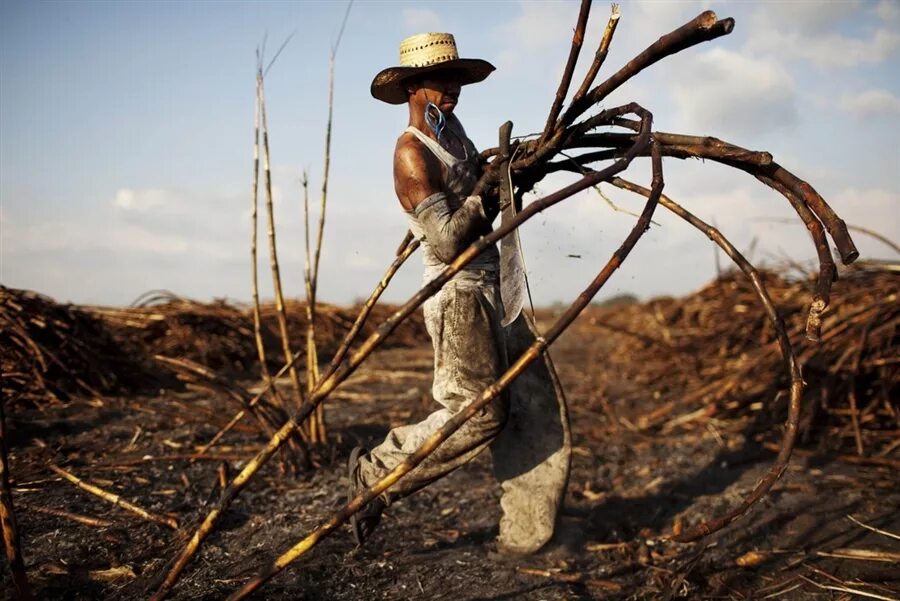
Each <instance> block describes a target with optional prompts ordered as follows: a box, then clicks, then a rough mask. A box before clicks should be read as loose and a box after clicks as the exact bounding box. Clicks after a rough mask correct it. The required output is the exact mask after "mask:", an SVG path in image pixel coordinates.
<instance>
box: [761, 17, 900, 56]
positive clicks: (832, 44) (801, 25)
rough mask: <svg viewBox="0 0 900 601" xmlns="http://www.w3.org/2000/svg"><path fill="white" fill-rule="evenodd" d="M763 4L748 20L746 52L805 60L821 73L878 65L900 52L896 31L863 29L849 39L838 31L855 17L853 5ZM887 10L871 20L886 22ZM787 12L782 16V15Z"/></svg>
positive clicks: (898, 34)
mask: <svg viewBox="0 0 900 601" xmlns="http://www.w3.org/2000/svg"><path fill="white" fill-rule="evenodd" d="M773 6H774V5H763V7H762V8H760V9H759V10H758V11H757V12H756V13H754V15H753V17H752V18H751V27H750V36H749V38H748V40H747V50H748V51H749V52H752V53H762V54H767V55H770V56H773V57H779V58H780V59H782V60H784V59H797V60H804V61H808V62H810V63H812V64H814V65H816V66H818V67H822V68H829V69H835V68H849V67H855V66H858V65H862V64H878V63H882V62H884V61H885V60H887V59H888V58H890V57H891V56H892V55H893V54H894V52H895V51H896V50H897V49H898V48H900V32H898V31H896V29H895V28H893V27H883V26H882V27H868V28H864V30H865V32H866V33H865V34H863V35H860V36H859V37H851V36H848V35H845V34H844V33H839V32H838V28H839V27H840V26H841V25H843V24H845V23H846V21H847V20H848V19H850V18H854V19H856V18H858V16H859V13H858V11H857V10H856V8H857V6H856V5H855V4H850V3H840V2H822V3H818V2H816V3H813V2H790V3H788V2H785V3H782V4H779V5H778V9H777V10H773ZM891 10H893V9H891V8H880V7H879V8H877V9H876V13H877V15H878V16H879V17H880V18H882V20H884V18H883V17H881V15H885V16H887V17H890V14H889V13H890V12H891ZM785 11H787V12H785Z"/></svg>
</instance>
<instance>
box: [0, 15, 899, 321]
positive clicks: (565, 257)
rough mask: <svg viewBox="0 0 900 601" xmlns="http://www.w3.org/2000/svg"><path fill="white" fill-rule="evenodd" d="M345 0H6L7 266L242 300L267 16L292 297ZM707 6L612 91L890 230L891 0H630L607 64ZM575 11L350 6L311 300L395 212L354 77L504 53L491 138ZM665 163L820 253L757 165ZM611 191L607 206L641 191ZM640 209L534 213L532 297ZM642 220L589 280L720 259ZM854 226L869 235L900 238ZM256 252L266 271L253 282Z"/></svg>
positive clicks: (355, 289)
mask: <svg viewBox="0 0 900 601" xmlns="http://www.w3.org/2000/svg"><path fill="white" fill-rule="evenodd" d="M345 6H346V5H345V4H344V3H343V2H297V3H287V2H252V3H251V2H246V3H245V2H221V3H218V2H194V3H192V2H177V3H176V2H155V3H142V2H58V3H54V2H18V1H5V2H3V3H2V4H0V282H2V283H3V284H4V285H7V286H14V287H22V288H30V289H34V290H37V291H39V292H42V293H45V294H49V295H51V296H53V297H56V298H57V299H59V300H69V301H73V302H80V303H100V304H124V303H128V302H130V301H131V300H133V299H134V298H135V297H137V296H138V295H139V294H141V293H142V292H144V291H146V290H149V289H153V288H166V289H170V290H172V291H174V292H176V293H179V294H183V295H186V296H190V297H194V298H198V299H210V298H213V297H222V296H227V297H229V298H232V299H236V300H240V301H246V300H248V299H249V298H250V278H249V273H250V266H249V238H250V220H249V209H250V182H251V167H252V163H251V150H252V147H251V145H252V136H253V96H254V79H253V78H254V65H255V49H256V47H257V46H258V45H259V44H260V43H261V41H262V40H263V38H264V37H265V36H266V35H267V36H268V47H269V54H270V55H271V54H272V52H273V51H274V50H275V48H276V47H277V46H278V45H279V43H280V42H281V41H282V40H284V39H285V38H286V37H287V36H289V35H290V34H291V33H292V32H296V35H295V36H294V38H293V39H292V40H291V42H290V43H289V44H288V46H287V47H286V48H285V50H284V52H283V54H282V55H281V57H280V58H279V59H278V62H277V63H276V64H275V66H274V67H273V69H272V71H271V72H270V73H269V77H268V80H267V96H268V109H269V126H270V130H271V141H272V147H271V150H272V163H273V174H274V184H275V196H276V219H277V224H278V241H279V254H280V258H281V262H282V274H283V278H284V284H285V290H286V293H287V294H289V295H293V296H296V295H300V294H301V291H302V265H303V255H302V248H303V239H302V230H301V229H300V226H301V224H302V213H301V189H300V186H299V178H300V174H301V171H302V170H303V169H304V168H306V169H309V172H310V178H311V192H312V195H311V196H312V198H311V200H312V201H313V202H314V204H317V202H318V189H319V187H320V186H321V178H322V154H323V142H324V129H325V118H326V110H327V78H328V53H329V48H330V44H331V42H332V40H333V39H334V36H335V35H336V33H337V30H338V28H339V26H340V21H341V18H342V16H343V12H344V10H345ZM707 8H712V9H713V10H715V11H716V12H717V14H718V15H719V16H720V17H725V16H732V17H734V18H735V19H736V22H737V25H736V27H735V31H734V32H733V33H732V34H731V35H730V36H727V37H725V38H721V39H719V40H716V41H714V42H712V43H708V44H704V45H702V46H699V47H695V48H692V49H690V50H687V51H685V52H683V53H681V54H680V55H678V56H675V57H671V58H669V59H666V60H665V61H663V62H661V63H659V64H657V65H655V66H654V67H652V68H651V69H649V70H648V71H646V72H644V73H642V74H640V75H639V76H638V77H637V78H635V79H634V80H632V82H630V83H629V84H627V85H626V86H624V87H623V88H622V89H620V90H619V91H618V92H616V93H615V94H614V95H613V96H612V97H611V98H610V99H609V100H608V102H607V104H608V105H614V104H620V103H624V102H628V101H632V100H634V101H637V102H640V103H641V104H642V105H643V106H645V107H646V108H648V109H649V110H651V111H652V112H653V113H654V116H655V127H656V129H658V130H661V131H675V132H683V133H692V134H709V135H715V136H718V137H721V138H724V139H727V140H729V141H731V142H733V143H735V144H738V145H741V146H744V147H748V148H753V149H759V150H762V149H765V150H769V151H771V152H772V153H773V154H774V155H775V158H776V160H778V161H779V162H781V163H782V164H783V165H784V166H786V167H787V168H788V169H790V170H792V171H793V172H794V173H795V174H797V175H798V176H800V177H801V178H804V179H806V180H807V181H809V182H810V183H812V184H813V185H814V186H815V187H816V188H817V189H818V190H819V191H820V192H821V193H822V195H823V196H824V197H825V198H826V199H827V200H828V201H829V202H830V203H831V204H832V205H833V206H834V207H835V208H836V209H837V210H838V212H839V213H840V214H841V215H842V217H843V218H844V219H845V220H846V221H847V222H848V223H850V224H854V225H858V226H863V227H868V228H871V229H874V230H877V231H878V232H880V233H881V234H883V235H885V236H888V237H889V238H891V239H893V240H894V241H898V240H900V169H898V166H900V69H898V66H897V63H898V60H897V59H898V56H900V2H897V1H896V0H883V1H880V2H879V1H872V2H828V3H812V2H809V3H807V2H795V3H790V4H787V3H775V2H766V3H748V2H741V3H736V2H735V3H725V2H721V3H720V2H623V3H622V6H621V12H622V20H621V22H620V25H619V28H618V31H617V33H616V37H615V39H614V41H613V44H612V49H611V52H610V55H609V58H608V59H607V61H606V65H605V66H604V68H603V70H602V71H601V74H600V78H603V77H605V76H607V75H609V74H610V73H612V71H613V70H614V69H617V68H618V67H619V66H621V65H622V64H624V62H625V61H626V60H628V59H629V58H631V57H632V56H633V55H634V54H636V53H637V52H639V51H640V50H642V49H643V48H644V47H646V46H647V45H649V44H650V43H652V42H653V41H654V40H655V39H656V38H657V37H659V36H660V35H662V34H664V33H666V32H668V31H670V30H672V29H674V28H675V27H677V26H679V25H681V24H682V23H683V22H685V21H687V20H688V19H690V18H692V17H694V16H696V14H698V13H699V12H701V11H702V10H705V9H707ZM577 12H578V4H577V3H576V2H541V1H534V2H531V1H523V2H518V1H517V2H512V1H511V2H485V3H480V4H478V5H477V7H476V4H475V3H471V2H452V1H445V2H440V3H430V2H421V1H420V2H374V1H372V2H365V1H358V2H357V3H356V4H355V5H354V6H353V9H352V11H351V14H350V18H349V21H348V24H347V29H346V33H345V36H344V39H343V42H342V45H341V47H340V50H339V54H338V57H337V70H336V89H335V95H336V102H335V124H334V138H333V155H332V172H331V190H330V194H329V203H330V204H329V215H328V222H327V226H326V234H325V248H324V251H323V259H322V274H321V276H320V295H321V296H322V298H323V299H325V300H328V301H332V302H341V303H344V302H351V301H354V300H356V299H358V298H361V297H365V296H367V295H368V293H369V291H370V290H371V289H372V287H373V286H374V284H375V283H376V282H377V280H378V279H379V277H380V275H381V273H382V272H383V270H384V269H385V267H386V266H387V265H388V263H389V262H390V261H391V258H392V253H393V250H394V248H395V247H396V244H397V242H398V241H399V240H400V238H401V237H402V236H403V233H404V232H405V222H404V219H403V216H402V213H401V211H400V209H399V206H398V205H397V202H396V199H395V198H394V194H393V183H392V178H391V152H392V149H393V145H394V140H395V138H396V136H397V135H398V134H399V133H400V132H401V131H402V129H403V128H404V127H405V125H406V111H405V109H404V108H402V107H399V108H398V107H392V106H389V105H386V104H381V103H379V102H377V101H375V100H373V99H372V98H371V97H370V96H369V93H368V87H369V83H370V82H371V79H372V77H373V75H374V74H375V73H376V72H378V71H379V70H380V69H382V68H384V67H386V66H390V65H392V64H394V63H395V61H396V60H397V52H398V50H397V49H398V45H399V42H400V40H401V39H402V38H403V37H405V36H407V35H411V34H413V33H418V32H421V31H450V32H453V33H454V34H455V35H456V37H457V41H458V44H459V46H460V52H461V54H462V55H463V56H472V57H481V58H486V59H488V60H490V61H492V62H493V63H494V64H495V65H496V66H497V67H498V70H497V71H496V72H495V73H494V74H493V75H492V76H491V77H490V78H489V79H488V80H486V81H485V82H484V83H482V84H479V85H476V86H471V87H467V88H465V89H464V90H463V94H462V98H461V102H460V105H459V107H458V109H457V113H458V115H459V116H460V118H461V119H462V121H463V123H464V124H465V125H466V128H467V130H468V132H469V135H470V136H471V137H472V139H473V140H474V141H475V143H476V144H477V145H478V146H479V147H485V146H488V145H494V143H495V139H496V135H497V133H496V132H497V127H498V126H499V124H500V123H501V122H503V121H504V120H506V119H511V120H513V121H514V123H515V133H517V134H523V133H528V132H532V131H535V130H537V129H539V128H540V127H541V126H542V125H543V123H544V120H545V118H546V112H547V110H548V109H549V106H550V102H551V100H552V97H553V94H554V91H555V88H556V86H557V84H558V77H559V73H560V70H561V67H562V64H563V63H564V61H565V58H566V56H567V54H568V48H569V41H570V39H571V28H572V26H573V25H574V20H575V17H576V15H577ZM608 14H609V5H608V4H606V3H602V2H596V3H595V4H594V9H593V17H592V19H591V21H590V23H589V26H588V36H587V40H586V43H585V51H584V56H583V57H582V61H581V64H580V68H579V70H578V71H576V77H575V80H576V84H577V82H578V81H580V74H581V73H583V70H584V69H585V68H586V65H587V63H588V59H589V57H590V56H591V55H592V53H593V49H594V48H595V47H596V44H597V42H598V40H599V38H600V35H601V34H602V31H603V28H604V26H605V23H606V19H607V17H608ZM665 168H666V182H667V188H666V192H667V193H668V194H669V195H670V196H672V197H673V198H674V199H676V200H678V201H679V202H681V203H682V204H684V205H685V206H687V207H688V208H689V209H691V210H694V211H695V212H696V213H697V214H698V215H699V216H701V217H702V218H704V219H707V220H711V221H715V223H717V224H718V226H719V227H720V228H721V229H722V230H723V231H724V232H725V234H726V235H728V236H729V237H730V238H731V239H732V240H733V241H734V243H735V244H736V246H738V248H747V247H749V246H750V245H751V244H752V241H753V240H754V239H756V240H757V243H756V246H755V248H756V250H755V251H754V255H753V258H754V259H756V260H757V261H761V262H764V263H770V264H772V263H777V262H779V261H781V260H783V259H784V258H785V257H788V256H790V257H791V258H793V259H795V260H799V261H801V262H803V261H808V260H810V259H812V257H813V256H814V252H813V249H812V245H811V243H810V242H809V239H808V236H807V234H806V231H805V229H804V228H803V227H802V226H800V225H796V224H784V223H779V222H777V221H772V220H773V219H781V218H786V217H791V215H792V214H791V211H790V209H789V208H788V206H787V203H786V202H785V201H784V200H783V199H782V198H780V197H779V196H777V195H776V194H774V193H772V192H771V191H769V190H768V189H767V188H765V187H763V186H762V185H761V184H759V183H758V182H756V180H754V179H752V178H750V177H748V176H746V175H744V174H742V173H737V172H733V171H731V170H729V169H726V168H723V167H720V166H717V165H714V164H709V163H707V164H701V163H699V162H690V163H683V162H681V161H677V160H675V159H672V160H667V161H666V162H665ZM648 172H649V167H648V165H647V164H646V162H639V163H635V164H634V165H633V166H632V168H631V169H630V170H629V175H630V177H631V178H632V179H635V180H637V181H639V182H644V183H646V182H647V181H648V180H649V173H648ZM570 179H571V178H570V177H569V176H559V177H556V178H553V179H550V180H547V181H545V182H544V183H542V184H541V186H540V189H541V190H542V191H544V192H549V191H552V190H553V189H555V187H558V186H559V185H562V184H564V183H565V182H566V181H569V180H570ZM605 191H606V192H607V194H608V196H609V197H610V198H611V199H612V200H613V201H614V202H615V203H616V204H617V205H619V206H621V207H627V208H631V209H635V210H637V209H638V208H639V206H640V203H639V200H638V199H637V198H636V197H632V196H629V195H628V194H625V193H617V192H615V191H613V190H610V189H605ZM633 219H634V218H633V217H631V216H630V215H628V214H627V213H625V212H617V211H615V210H613V209H612V208H610V206H609V205H608V204H607V203H605V202H604V201H603V200H602V199H601V198H600V196H599V195H597V194H596V193H595V192H593V191H587V192H585V193H582V194H581V195H579V196H578V197H576V198H573V199H571V200H570V201H567V202H565V203H562V204H561V205H558V206H557V207H555V208H554V209H552V210H551V211H548V212H547V213H546V214H545V215H541V216H539V217H538V218H536V219H535V220H534V221H533V223H530V224H528V225H527V226H526V227H525V228H524V229H523V232H522V236H523V244H524V246H525V254H526V262H527V264H528V266H529V271H530V275H531V283H532V286H533V291H534V293H535V299H536V301H537V302H539V303H549V302H554V301H563V300H567V299H571V298H573V297H574V296H575V294H577V293H578V292H579V291H580V290H581V288H582V287H583V286H584V285H585V283H586V282H587V281H589V280H590V279H591V277H593V274H594V273H595V272H596V271H597V270H598V269H599V267H600V266H601V265H602V264H603V262H605V261H606V259H607V258H608V256H609V255H610V253H611V252H612V251H613V250H614V249H615V248H616V247H617V246H618V245H619V244H620V243H621V240H622V239H623V238H624V236H625V235H626V233H627V231H628V229H629V228H630V227H631V225H632V223H633ZM656 221H657V222H658V223H659V225H658V226H657V227H654V228H652V229H651V231H650V232H649V233H648V234H647V236H645V239H643V240H642V241H641V243H640V244H639V245H638V248H637V249H636V250H635V252H634V253H633V254H632V256H631V257H630V258H629V259H628V261H627V262H626V263H625V265H624V266H623V268H622V269H621V270H620V272H619V273H617V274H616V275H615V276H614V277H613V279H612V280H611V281H610V283H609V285H608V286H607V288H605V289H604V290H603V291H601V293H600V296H601V297H603V296H611V295H613V294H618V293H622V292H630V293H636V294H638V295H640V296H642V297H649V296H654V295H659V294H683V293H686V292H688V291H690V290H692V289H695V288H697V287H698V286H700V285H702V284H703V283H705V282H706V281H708V280H709V279H710V278H711V277H712V276H713V275H714V261H713V249H712V247H711V245H710V243H709V241H707V240H706V239H705V238H704V237H703V236H701V235H700V234H699V233H695V232H694V231H693V230H691V229H690V228H689V227H688V226H687V225H686V224H683V223H681V222H679V221H677V220H675V219H672V218H671V217H669V216H667V215H664V214H660V215H659V216H658V217H657V219H656ZM797 223H799V221H797ZM260 235H261V236H264V230H262V229H261V230H260ZM263 239H264V238H263ZM856 240H857V244H858V246H859V247H860V250H861V252H862V255H863V257H864V258H889V259H897V258H898V257H897V256H896V255H895V254H893V253H892V251H891V250H890V249H889V248H887V247H886V246H884V245H882V244H880V243H879V242H877V241H874V240H871V239H868V238H867V237H865V236H862V235H856ZM264 251H265V247H264V246H263V247H261V252H260V254H261V259H260V267H261V269H262V271H261V282H263V283H264V284H265V285H264V287H263V289H262V294H263V296H271V285H270V283H269V278H268V258H267V257H266V256H265V252H264ZM569 255H579V256H580V258H573V257H570V256H569ZM420 274H421V266H420V263H419V260H418V259H417V258H414V259H413V260H411V261H410V265H408V266H407V267H405V268H404V269H403V270H402V271H401V273H400V274H399V275H398V277H397V280H396V282H395V283H394V284H392V286H391V288H390V289H389V291H388V293H387V294H386V298H387V299H388V300H392V301H401V300H404V299H405V298H407V297H408V296H409V295H410V294H411V293H412V292H414V291H415V289H416V288H417V286H418V283H419V280H420Z"/></svg>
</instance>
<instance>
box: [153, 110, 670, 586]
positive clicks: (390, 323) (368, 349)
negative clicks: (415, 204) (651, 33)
mask: <svg viewBox="0 0 900 601" xmlns="http://www.w3.org/2000/svg"><path fill="white" fill-rule="evenodd" d="M627 113H632V114H637V115H639V116H640V117H641V123H642V131H641V134H639V135H638V136H637V137H636V138H635V143H634V146H633V147H632V148H631V149H630V150H629V151H628V152H627V153H625V155H624V156H623V157H622V158H620V159H619V160H618V161H616V162H615V163H613V164H612V165H609V166H607V167H606V168H605V169H603V170H601V171H597V172H594V173H592V174H588V175H585V176H584V177H582V178H581V179H580V180H578V181H577V182H574V183H572V184H569V185H568V186H565V187H563V188H561V189H559V190H557V191H556V192H554V193H553V194H549V195H547V196H545V197H543V198H541V199H538V200H535V201H533V202H532V203H531V204H529V205H528V206H527V207H525V208H523V209H522V211H520V212H519V213H518V214H517V215H516V217H515V218H514V219H513V220H511V221H510V222H509V223H508V224H506V225H502V226H501V227H499V228H498V229H496V230H494V231H493V232H491V233H490V234H488V235H486V236H483V237H481V238H479V239H478V240H477V241H476V242H474V243H472V244H471V245H470V246H469V247H468V248H467V249H466V250H464V251H463V252H462V253H461V254H460V255H459V256H457V257H456V259H454V260H453V261H452V262H451V263H450V264H449V265H448V266H447V267H446V268H444V270H443V271H441V272H440V273H439V274H437V275H436V276H435V277H434V278H433V279H432V280H431V281H430V282H428V283H427V284H426V285H425V286H423V287H422V288H421V289H420V290H419V292H417V293H416V294H415V295H413V297H412V298H410V299H409V300H408V301H407V302H406V303H405V304H404V305H403V306H402V307H400V309H398V310H397V311H396V312H395V313H394V314H393V315H392V316H391V317H390V318H388V319H387V320H386V321H385V322H384V323H382V324H381V325H380V326H379V327H378V329H377V330H376V331H375V332H374V333H373V334H372V335H371V336H369V338H368V339H366V341H365V342H364V343H363V344H362V345H361V346H360V348H359V349H357V351H356V352H355V353H354V354H353V355H351V356H350V357H349V359H347V360H345V361H344V362H343V363H342V364H341V366H340V367H339V368H338V369H337V370H335V372H334V373H333V374H332V375H331V376H329V377H327V378H323V380H322V382H321V383H320V384H319V385H318V386H317V387H316V391H315V392H314V393H313V394H312V395H310V397H309V399H308V400H307V402H306V403H304V405H303V406H302V407H301V408H300V409H299V410H298V411H297V413H296V414H294V415H293V416H292V418H291V419H290V420H289V421H288V422H287V423H285V424H284V425H283V426H282V427H281V428H280V429H279V430H278V432H276V433H275V436H273V437H272V438H271V439H270V440H269V442H268V443H267V444H266V445H265V447H263V449H262V450H260V451H259V453H257V455H256V456H255V457H254V458H253V459H251V460H250V461H249V462H248V463H247V465H245V466H244V469H243V470H242V471H241V472H240V473H239V474H238V475H237V476H236V477H235V479H234V480H233V481H232V483H231V484H230V485H229V486H228V488H227V489H226V490H225V491H224V492H223V493H222V498H221V499H220V501H219V503H218V504H217V505H216V507H214V508H213V509H212V510H210V512H209V513H208V514H207V515H206V517H205V518H204V520H203V521H202V523H201V524H200V526H199V527H198V528H197V530H196V531H195V532H194V534H193V535H192V537H191V538H190V540H189V541H188V542H187V544H186V545H185V547H184V548H183V549H182V551H181V553H180V554H179V555H178V556H177V557H176V558H175V560H174V562H173V564H172V566H171V568H170V569H169V571H168V573H167V575H166V577H165V579H164V581H163V583H162V584H161V586H160V588H159V589H158V590H157V592H156V594H155V595H154V596H153V599H155V600H159V599H163V598H164V597H165V595H166V594H167V593H168V591H169V590H171V588H172V587H173V586H174V585H175V583H176V582H177V581H178V578H179V576H180V574H181V572H182V571H183V570H184V568H185V567H186V566H187V564H188V562H190V560H191V559H192V558H193V556H194V555H195V554H196V553H197V551H198V549H199V548H200V544H201V543H202V541H203V540H204V539H205V538H206V537H207V536H208V535H209V534H210V533H211V532H212V530H213V528H214V527H215V525H216V523H218V520H219V519H220V517H221V515H222V514H223V513H224V511H225V510H226V509H227V508H228V506H229V505H230V504H231V502H232V501H233V500H234V499H235V498H236V497H237V495H238V494H240V491H241V490H243V488H244V487H245V486H246V485H247V483H248V482H249V481H250V479H251V478H253V476H254V475H255V474H256V473H257V472H258V471H259V469H260V468H261V467H262V466H263V465H265V463H266V462H267V461H268V460H269V459H270V458H271V456H272V454H273V453H275V451H277V450H278V449H279V448H280V447H281V445H282V444H283V443H284V441H285V440H286V439H287V437H288V436H289V435H290V434H291V432H292V431H293V430H294V428H296V427H297V424H298V423H302V422H303V420H304V419H306V418H307V417H308V416H309V415H310V413H311V412H312V410H313V409H314V408H315V407H316V405H317V404H319V403H321V402H322V401H323V400H324V399H325V398H326V397H327V396H328V395H329V394H330V393H331V392H332V391H333V390H334V389H335V388H336V387H337V386H338V385H339V384H340V383H341V382H343V381H344V380H345V379H346V378H347V377H348V376H349V375H350V374H352V373H353V371H354V370H355V369H356V368H357V367H358V366H359V364H360V363H362V361H363V360H365V359H366V358H367V357H368V356H369V355H371V353H372V352H373V351H374V350H375V348H377V347H378V346H379V345H380V344H381V343H382V342H383V341H384V340H385V338H387V337H388V336H389V335H390V334H391V332H393V331H394V329H396V327H397V326H398V325H399V324H400V322H401V321H403V320H404V319H406V318H407V317H409V315H411V314H412V312H413V311H414V310H416V309H417V308H418V307H420V306H421V305H422V303H424V302H425V300H427V299H428V298H430V297H432V296H434V295H435V294H436V293H437V291H438V290H440V288H441V287H442V286H443V285H444V284H445V283H446V282H447V281H448V280H449V279H450V278H451V277H453V276H454V275H455V274H456V273H458V272H459V271H460V270H461V269H462V268H463V267H465V266H466V265H468V264H469V263H470V262H471V261H472V260H473V259H475V257H477V256H478V255H479V254H481V252H483V251H484V250H485V249H486V248H487V247H488V246H490V245H492V244H494V243H496V242H497V241H498V240H500V239H501V238H502V237H503V236H505V235H506V234H508V233H509V232H511V231H512V230H513V229H515V228H517V227H519V226H520V225H521V224H522V223H524V222H525V221H527V220H529V219H531V218H532V217H534V216H535V215H537V214H538V213H540V212H541V211H543V210H545V209H547V208H549V207H551V206H553V205H555V204H557V203H559V202H561V201H563V200H565V199H566V198H569V197H571V196H572V195H574V194H576V193H578V192H580V191H582V190H584V189H586V188H589V187H590V186H592V185H595V184H596V183H598V182H600V181H604V180H606V179H607V178H609V177H612V176H613V175H615V174H617V173H619V172H621V171H623V170H624V169H626V168H627V167H628V165H629V164H630V163H631V161H632V160H633V159H634V158H635V157H636V156H637V155H638V154H639V153H640V152H641V151H642V150H643V149H644V148H645V147H646V146H647V145H648V144H650V128H651V125H652V116H651V115H650V113H649V112H648V111H646V110H645V109H643V108H642V107H641V106H640V105H638V104H637V103H630V104H627V105H624V106H622V107H618V108H617V109H611V111H610V114H614V115H616V116H618V115H622V114H627ZM298 358H299V357H295V358H294V359H293V361H296V360H297V359H298ZM288 365H289V364H288ZM285 368H287V365H286V366H285ZM285 368H283V369H285Z"/></svg>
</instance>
